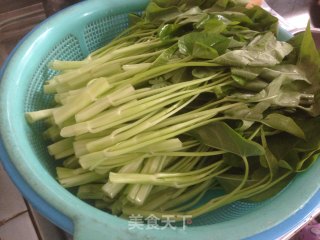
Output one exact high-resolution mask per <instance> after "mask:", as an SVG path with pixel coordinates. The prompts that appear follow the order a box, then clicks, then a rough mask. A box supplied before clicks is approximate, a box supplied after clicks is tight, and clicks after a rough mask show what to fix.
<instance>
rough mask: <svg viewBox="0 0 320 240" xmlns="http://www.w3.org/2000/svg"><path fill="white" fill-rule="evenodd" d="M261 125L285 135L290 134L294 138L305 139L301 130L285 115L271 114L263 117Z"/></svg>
mask: <svg viewBox="0 0 320 240" xmlns="http://www.w3.org/2000/svg"><path fill="white" fill-rule="evenodd" d="M261 123H263V124H265V125H267V126H269V127H271V128H274V129H277V130H281V131H284V132H287V133H290V134H292V135H294V136H296V137H299V138H302V139H305V135H304V132H303V130H302V129H301V128H300V127H299V126H298V125H297V124H296V122H295V121H294V120H293V119H292V118H290V117H287V116H285V115H282V114H279V113H271V114H269V115H268V116H267V117H265V118H264V119H263V120H262V121H261Z"/></svg>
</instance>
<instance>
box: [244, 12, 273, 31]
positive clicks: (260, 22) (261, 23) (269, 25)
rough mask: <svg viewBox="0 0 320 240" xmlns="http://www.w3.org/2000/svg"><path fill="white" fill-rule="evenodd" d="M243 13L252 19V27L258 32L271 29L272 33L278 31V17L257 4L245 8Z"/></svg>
mask: <svg viewBox="0 0 320 240" xmlns="http://www.w3.org/2000/svg"><path fill="white" fill-rule="evenodd" d="M244 13H245V14H246V15H247V16H248V17H249V18H250V19H251V20H252V21H253V24H252V26H251V28H252V29H254V30H257V31H259V32H264V31H271V32H273V33H274V34H276V33H277V31H278V19H277V18H276V17H274V16H273V15H272V14H270V12H268V11H266V10H264V9H263V8H261V7H259V6H254V7H253V8H250V9H246V10H245V11H244Z"/></svg>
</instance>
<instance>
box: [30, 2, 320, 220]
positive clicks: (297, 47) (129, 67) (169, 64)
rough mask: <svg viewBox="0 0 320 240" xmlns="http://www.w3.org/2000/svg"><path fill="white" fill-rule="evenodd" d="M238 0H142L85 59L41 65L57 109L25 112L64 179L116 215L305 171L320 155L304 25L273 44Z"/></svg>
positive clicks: (319, 70) (242, 196)
mask: <svg viewBox="0 0 320 240" xmlns="http://www.w3.org/2000/svg"><path fill="white" fill-rule="evenodd" d="M247 3H248V1H247V0H170V1H169V0H152V1H151V2H150V3H149V5H148V6H147V8H146V9H145V12H144V14H143V15H142V16H138V15H136V14H130V15H129V25H130V27H129V28H128V29H127V30H125V31H124V32H123V33H121V34H120V35H119V36H118V37H116V38H115V39H114V40H112V41H111V42H110V43H108V44H106V45H105V46H103V47H102V48H100V49H97V50H96V51H94V52H92V53H90V55H89V56H88V57H87V58H85V59H83V60H81V61H63V60H54V61H53V62H51V63H50V64H49V67H50V68H52V69H53V70H56V72H57V75H55V76H53V77H52V78H51V79H48V80H47V81H46V82H45V85H44V92H45V93H48V94H53V95H54V97H53V99H54V100H53V101H54V102H53V103H52V104H51V106H54V107H53V108H50V109H42V110H38V111H35V112H29V113H26V119H27V121H28V122H30V123H34V122H37V121H43V123H44V125H45V126H47V127H48V128H47V129H46V130H45V131H44V133H43V135H44V138H45V139H46V141H49V142H50V144H48V154H50V155H51V156H52V157H53V159H57V160H58V162H57V165H58V167H57V169H56V170H57V180H58V181H59V182H60V183H61V184H62V186H64V187H66V188H71V187H72V188H78V191H77V196H78V197H79V198H81V199H85V200H90V202H94V205H95V206H96V207H100V208H103V209H107V210H108V211H110V212H112V213H113V214H116V215H119V216H124V217H127V216H130V215H131V214H140V215H143V216H150V214H153V215H154V216H156V217H158V218H161V217H163V216H165V215H166V214H171V215H172V216H179V215H188V214H190V215H192V216H193V217H197V216H200V215H202V214H205V213H208V212H210V211H213V210H215V209H217V208H220V207H222V206H225V205H228V204H231V203H232V202H234V201H239V200H241V201H263V200H265V199H268V198H271V197H273V196H274V195H276V194H278V193H279V192H281V190H282V189H283V188H284V187H285V186H286V185H287V184H288V183H289V182H290V181H291V179H292V178H293V177H294V176H295V174H296V173H297V172H303V171H307V169H308V168H310V167H311V166H312V164H313V163H314V162H315V161H317V160H318V158H319V156H320V137H319V133H320V80H319V79H320V56H319V52H318V51H317V49H316V47H315V44H314V42H313V39H312V36H311V31H310V25H308V27H307V29H306V31H305V33H302V34H300V35H298V36H295V37H294V38H293V39H291V40H289V41H288V42H283V41H279V40H277V37H276V33H277V30H278V29H277V25H278V21H277V19H276V18H275V17H274V16H272V15H271V14H269V13H268V12H266V11H265V10H263V9H262V8H260V7H257V6H256V7H253V8H251V9H247V8H246V7H245V6H246V4H247ZM210 192H214V194H213V195H210V194H209V193H210ZM205 194H209V195H210V196H209V198H210V197H211V199H209V200H207V201H206V203H204V204H200V203H201V202H203V201H201V200H202V198H203V196H204V195H205ZM176 220H179V219H176Z"/></svg>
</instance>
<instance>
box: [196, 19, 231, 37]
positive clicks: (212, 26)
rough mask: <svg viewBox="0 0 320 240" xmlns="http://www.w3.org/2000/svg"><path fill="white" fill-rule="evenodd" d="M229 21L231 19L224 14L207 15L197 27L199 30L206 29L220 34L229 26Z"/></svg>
mask: <svg viewBox="0 0 320 240" xmlns="http://www.w3.org/2000/svg"><path fill="white" fill-rule="evenodd" d="M229 23H230V21H229V20H228V19H226V18H225V17H223V16H219V15H217V16H216V15H214V16H210V15H207V16H206V17H205V18H204V19H203V20H202V21H200V22H198V23H197V24H196V26H195V28H196V29H199V30H205V31H207V32H212V33H216V34H219V33H222V32H223V31H224V30H225V29H226V28H227V25H228V24H229Z"/></svg>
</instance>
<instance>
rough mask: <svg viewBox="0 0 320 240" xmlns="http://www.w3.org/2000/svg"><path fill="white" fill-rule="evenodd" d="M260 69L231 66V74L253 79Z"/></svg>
mask: <svg viewBox="0 0 320 240" xmlns="http://www.w3.org/2000/svg"><path fill="white" fill-rule="evenodd" d="M261 71H262V69H261V68H256V67H246V68H244V67H242V68H238V67H232V68H231V74H232V75H236V76H238V77H242V78H244V79H246V80H254V79H256V78H257V77H258V76H259V74H260V73H261Z"/></svg>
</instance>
